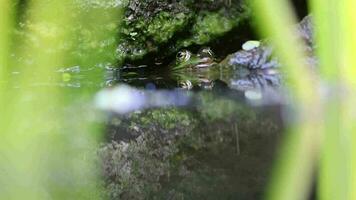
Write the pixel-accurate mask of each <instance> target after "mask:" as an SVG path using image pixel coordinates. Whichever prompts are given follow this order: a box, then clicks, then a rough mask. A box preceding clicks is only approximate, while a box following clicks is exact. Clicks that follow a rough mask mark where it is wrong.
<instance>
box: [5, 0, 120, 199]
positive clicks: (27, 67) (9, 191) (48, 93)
mask: <svg viewBox="0 0 356 200" xmlns="http://www.w3.org/2000/svg"><path fill="white" fill-rule="evenodd" d="M0 7H1V13H0V15H1V17H0V30H1V33H2V34H1V36H0V44H1V48H0V57H1V59H0V69H1V71H0V77H1V79H0V107H1V109H0V110H1V116H0V118H1V119H0V133H1V142H0V152H1V156H0V196H1V197H0V198H1V199H98V198H100V188H101V186H100V185H99V181H98V180H97V175H98V174H97V167H95V166H94V161H95V160H94V159H95V151H94V149H96V147H97V145H96V142H97V140H98V139H99V138H100V135H97V129H98V128H99V127H97V126H95V125H92V123H91V119H92V118H93V113H91V112H90V111H89V109H87V107H86V105H87V104H88V101H89V100H90V99H91V93H92V92H93V91H90V89H84V88H78V89H68V88H66V89H65V88H61V87H58V86H56V85H51V84H46V83H48V80H51V81H53V82H56V80H53V79H56V78H54V77H53V76H52V75H53V72H54V71H55V70H57V69H58V68H59V67H63V66H68V65H70V64H73V63H75V64H77V65H82V66H88V67H90V66H94V65H96V64H97V63H105V62H108V63H110V62H113V61H114V58H113V57H112V56H110V54H112V55H113V54H114V52H115V48H114V45H113V44H115V43H116V42H115V39H114V38H116V35H117V34H116V31H115V30H116V29H117V28H116V27H117V24H118V23H117V21H118V20H119V14H120V13H119V10H118V9H110V8H95V7H93V8H90V7H89V8H88V7H85V8H82V7H80V6H78V2H76V1H70V0H64V1H48V0H36V1H10V0H1V1H0ZM20 8H22V9H20ZM16 12H18V13H16ZM88 45H89V47H88ZM12 73H19V77H20V78H16V79H14V78H13V76H12V75H11V74H12ZM34 77H36V84H34V82H33V78H34ZM94 77H95V76H94ZM96 77H98V76H96ZM88 78H89V79H90V78H92V77H90V76H89V77H88ZM42 83H43V84H42ZM15 86H16V87H15Z"/></svg>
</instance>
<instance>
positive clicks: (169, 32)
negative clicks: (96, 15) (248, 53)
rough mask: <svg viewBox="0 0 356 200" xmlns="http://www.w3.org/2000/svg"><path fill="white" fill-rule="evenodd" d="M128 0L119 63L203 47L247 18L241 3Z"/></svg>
mask: <svg viewBox="0 0 356 200" xmlns="http://www.w3.org/2000/svg"><path fill="white" fill-rule="evenodd" d="M232 1H233V3H232V4H231V5H227V4H226V1H220V0H219V1H212V0H200V1H192V0H182V1H174V2H171V3H168V2H167V1H163V0H158V1H151V0H144V1H138V0H131V1H129V3H128V4H127V7H126V15H125V16H126V17H125V18H124V24H123V26H122V27H121V31H120V32H121V33H120V36H121V39H120V41H119V46H118V49H117V53H118V58H119V61H124V60H127V59H129V60H137V59H141V58H142V57H143V56H145V55H147V54H148V53H159V54H160V55H159V56H160V57H164V56H167V55H171V54H173V53H175V52H176V51H178V50H179V49H180V48H183V47H188V46H190V45H193V44H199V45H202V44H205V43H207V42H210V41H211V40H212V39H214V38H216V37H218V36H221V35H223V34H224V33H226V32H227V31H229V30H231V29H232V28H234V27H236V26H238V25H239V24H240V23H239V22H240V21H241V20H243V19H245V18H246V17H247V16H248V15H247V13H248V9H247V8H245V7H243V6H242V3H241V2H242V1H241V0H232Z"/></svg>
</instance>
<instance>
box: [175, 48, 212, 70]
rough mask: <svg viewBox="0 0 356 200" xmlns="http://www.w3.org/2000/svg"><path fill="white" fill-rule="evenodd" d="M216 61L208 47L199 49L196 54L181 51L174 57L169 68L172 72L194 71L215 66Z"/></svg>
mask: <svg viewBox="0 0 356 200" xmlns="http://www.w3.org/2000/svg"><path fill="white" fill-rule="evenodd" d="M216 64H217V62H216V59H215V56H214V53H213V51H212V50H211V48H210V47H203V48H201V49H200V50H199V51H198V53H197V54H193V53H192V52H191V51H189V50H186V49H183V50H181V51H179V52H178V53H177V55H176V60H175V62H174V64H173V66H172V67H171V69H172V70H182V69H184V70H196V69H207V68H210V67H211V66H214V65H216Z"/></svg>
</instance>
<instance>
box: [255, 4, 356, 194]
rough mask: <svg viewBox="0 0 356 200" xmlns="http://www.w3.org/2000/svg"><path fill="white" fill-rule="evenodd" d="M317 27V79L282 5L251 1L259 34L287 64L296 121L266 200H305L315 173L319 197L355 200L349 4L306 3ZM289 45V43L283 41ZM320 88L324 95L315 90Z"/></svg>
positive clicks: (352, 16)
mask: <svg viewBox="0 0 356 200" xmlns="http://www.w3.org/2000/svg"><path fill="white" fill-rule="evenodd" d="M309 3H310V5H311V8H312V13H314V15H313V17H314V19H315V27H316V41H317V44H318V53H317V54H318V56H319V60H320V71H321V76H320V77H319V76H318V77H315V76H314V74H313V73H311V72H310V70H308V69H307V67H308V66H303V63H302V62H299V61H301V60H302V57H303V55H302V54H301V52H300V49H302V48H301V46H300V45H298V44H302V43H300V42H297V41H295V40H293V38H291V37H290V36H291V35H292V34H291V30H290V29H288V27H290V26H291V24H292V23H293V22H294V20H293V12H292V10H291V7H290V5H289V4H288V2H287V1H272V0H271V1H269V0H261V1H259V0H255V1H254V7H255V13H257V14H256V16H257V19H258V20H257V21H258V24H259V27H260V30H261V32H263V33H264V34H267V35H268V36H270V37H271V40H272V42H273V43H274V44H275V45H276V48H277V53H278V54H279V56H280V57H281V59H282V61H283V62H284V63H285V64H286V66H287V68H286V73H288V74H289V78H290V88H291V91H292V92H293V93H294V98H295V99H296V101H295V102H296V103H297V105H296V106H297V108H296V110H299V111H298V113H297V121H296V122H293V124H292V125H291V126H290V131H289V132H290V133H289V135H288V136H287V137H286V138H285V143H284V146H283V148H282V151H281V152H280V158H279V160H278V162H277V165H276V168H275V170H274V176H273V179H272V182H271V185H270V188H269V192H268V195H267V199H273V200H275V199H281V200H282V199H306V198H307V194H308V192H309V189H310V186H311V181H312V179H313V177H314V176H313V174H314V172H315V170H317V172H318V176H317V178H318V183H319V184H318V187H317V188H318V191H317V193H318V199H355V197H356V196H355V191H354V188H355V176H353V174H355V168H354V166H353V163H354V161H355V158H354V156H352V155H353V154H354V153H355V150H354V146H355V137H354V133H355V125H354V124H355V116H354V114H352V112H353V111H354V110H355V106H354V104H353V103H351V102H355V96H354V94H355V89H356V88H355V84H354V83H355V80H356V78H355V77H356V74H355V68H354V67H353V66H354V65H355V63H356V60H355V58H354V56H352V54H354V52H355V45H356V44H355V38H354V37H355V31H356V29H355V24H354V23H355V21H354V19H355V13H354V12H353V11H351V8H353V7H354V6H355V3H354V2H352V1H346V0H345V1H343V0H341V1H337V2H336V1H335V2H331V1H318V0H311V1H310V2H309ZM285 41H288V42H285ZM321 87H326V88H323V89H328V94H327V97H326V99H325V95H323V94H322V93H321V92H320V88H321Z"/></svg>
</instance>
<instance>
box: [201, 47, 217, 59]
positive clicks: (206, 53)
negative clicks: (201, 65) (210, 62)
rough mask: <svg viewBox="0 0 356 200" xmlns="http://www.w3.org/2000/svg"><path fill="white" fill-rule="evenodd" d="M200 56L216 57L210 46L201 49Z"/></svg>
mask: <svg viewBox="0 0 356 200" xmlns="http://www.w3.org/2000/svg"><path fill="white" fill-rule="evenodd" d="M198 56H199V57H200V58H204V57H209V58H214V52H213V51H212V50H211V49H210V47H204V48H202V49H200V50H199V52H198Z"/></svg>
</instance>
